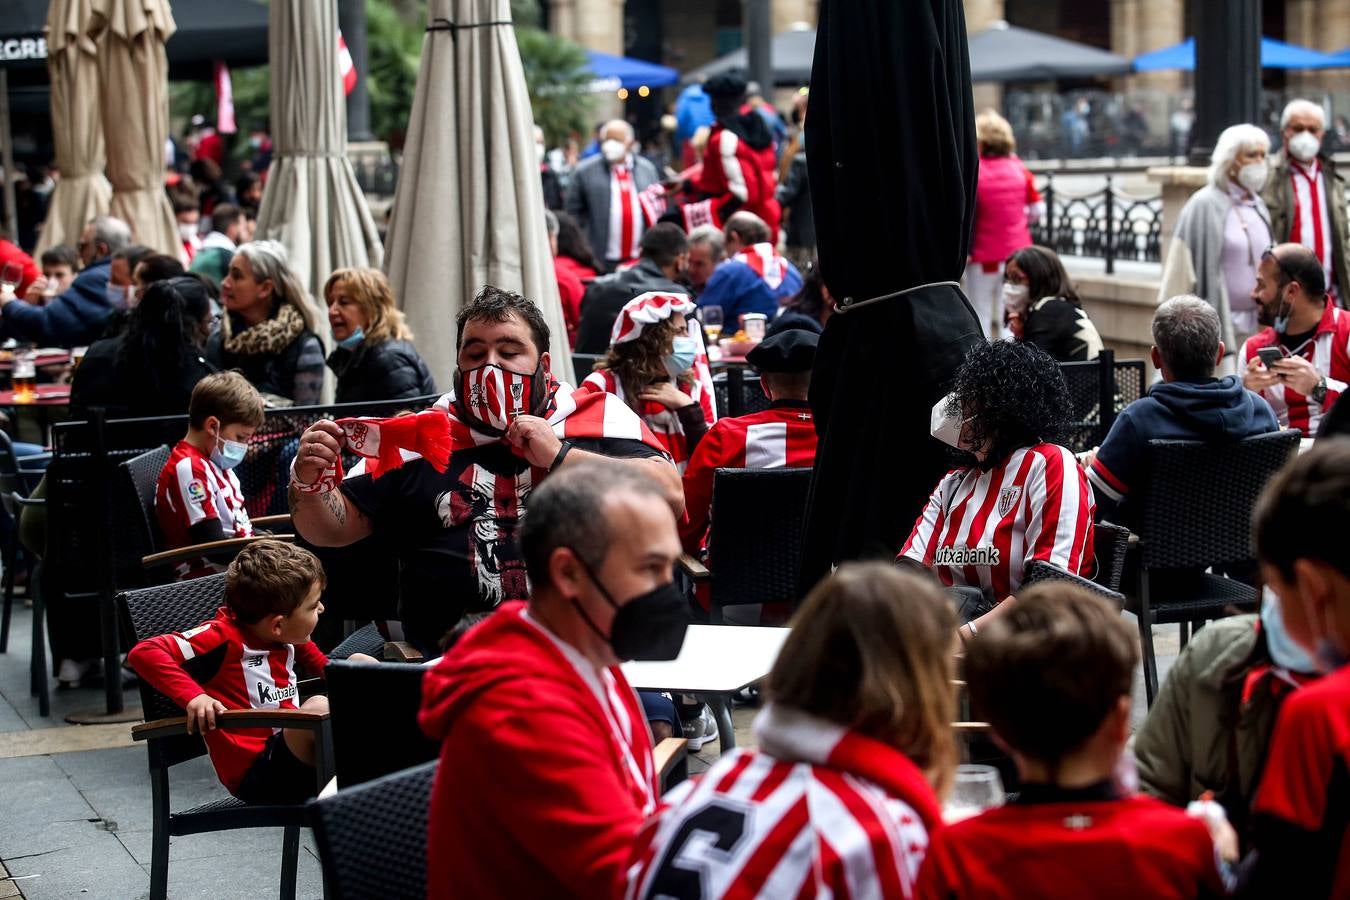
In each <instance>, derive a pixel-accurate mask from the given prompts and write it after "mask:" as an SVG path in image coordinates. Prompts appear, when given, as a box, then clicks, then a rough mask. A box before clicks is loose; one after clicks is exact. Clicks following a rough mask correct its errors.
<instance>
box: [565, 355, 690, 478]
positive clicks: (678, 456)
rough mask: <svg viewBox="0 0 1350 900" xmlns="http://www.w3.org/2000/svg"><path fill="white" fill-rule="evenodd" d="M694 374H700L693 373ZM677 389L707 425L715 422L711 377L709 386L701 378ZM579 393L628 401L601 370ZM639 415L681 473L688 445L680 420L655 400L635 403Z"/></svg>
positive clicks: (611, 377) (620, 384)
mask: <svg viewBox="0 0 1350 900" xmlns="http://www.w3.org/2000/svg"><path fill="white" fill-rule="evenodd" d="M705 368H706V367H705ZM696 374H701V373H699V372H696ZM679 388H680V390H681V391H683V392H684V393H685V394H687V395H688V396H689V397H691V398H693V400H694V402H695V403H697V404H698V405H699V406H700V407H701V408H702V410H703V418H704V420H706V421H707V423H708V424H709V425H711V424H713V423H714V422H716V421H717V415H716V413H715V412H714V407H713V392H712V388H711V375H709V376H708V383H706V384H705V382H704V381H703V380H702V379H701V378H695V379H694V380H693V381H691V382H689V383H687V384H680V385H679ZM579 390H582V391H600V392H603V393H606V394H613V395H614V396H616V397H618V398H619V399H620V400H622V401H623V402H624V403H627V402H628V398H627V397H626V396H625V395H624V390H623V382H621V381H620V380H619V379H618V377H616V376H615V374H614V373H613V372H612V371H611V370H609V369H601V370H600V371H598V372H592V373H591V374H590V375H587V376H586V380H585V381H583V382H581V387H580V388H579ZM638 415H639V416H641V417H642V421H643V423H644V424H645V425H646V426H647V427H648V428H650V429H651V432H652V434H654V435H655V436H656V440H657V442H658V443H660V445H661V449H662V450H664V451H665V452H666V453H667V454H668V455H669V456H670V458H671V459H672V460H674V462H675V465H676V466H677V467H678V468H679V469H680V471H681V472H683V471H684V469H685V465H686V464H687V463H688V462H689V442H688V441H687V440H686V439H685V436H684V427H683V426H682V425H681V424H680V417H679V416H678V415H676V413H675V412H674V411H672V410H669V409H666V408H665V407H664V406H662V405H661V404H660V403H657V402H656V401H655V400H640V401H638Z"/></svg>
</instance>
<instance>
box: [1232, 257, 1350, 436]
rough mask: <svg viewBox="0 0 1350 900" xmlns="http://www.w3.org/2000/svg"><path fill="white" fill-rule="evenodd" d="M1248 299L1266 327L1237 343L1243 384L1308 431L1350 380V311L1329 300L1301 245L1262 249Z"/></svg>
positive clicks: (1285, 422) (1285, 421) (1318, 268)
mask: <svg viewBox="0 0 1350 900" xmlns="http://www.w3.org/2000/svg"><path fill="white" fill-rule="evenodd" d="M1252 299H1253V300H1254V301H1256V307H1257V320H1258V321H1259V322H1260V323H1261V324H1262V325H1265V326H1267V327H1266V328H1265V329H1264V330H1263V331H1261V332H1260V333H1259V334H1256V335H1254V336H1253V337H1251V338H1249V339H1248V340H1247V342H1246V343H1245V344H1243V345H1242V352H1241V353H1240V354H1239V359H1240V360H1241V362H1242V364H1243V365H1245V367H1246V368H1245V369H1244V370H1243V377H1242V381H1243V384H1244V385H1245V386H1246V388H1247V389H1248V390H1251V391H1255V392H1257V393H1259V394H1260V395H1261V396H1262V397H1265V398H1266V401H1267V402H1269V403H1270V405H1271V408H1273V409H1274V410H1275V415H1276V416H1277V417H1278V418H1279V420H1280V425H1281V426H1285V427H1289V428H1297V429H1299V431H1301V432H1303V436H1304V437H1313V436H1314V435H1315V434H1316V433H1317V428H1318V425H1320V424H1321V421H1322V417H1323V416H1324V415H1325V414H1326V413H1327V412H1328V411H1329V410H1330V409H1331V407H1332V405H1333V404H1334V403H1335V402H1336V398H1337V397H1339V396H1340V394H1341V392H1342V391H1344V390H1345V388H1346V382H1350V312H1347V311H1346V310H1343V309H1340V308H1339V307H1337V306H1336V305H1335V304H1333V303H1329V302H1328V300H1327V289H1326V274H1325V272H1324V271H1323V269H1322V264H1321V262H1320V261H1319V260H1318V258H1317V256H1316V254H1314V253H1313V252H1312V251H1311V250H1309V249H1308V248H1307V247H1304V246H1302V245H1301V244H1277V245H1275V246H1273V247H1271V248H1270V249H1268V250H1267V251H1266V252H1265V253H1263V254H1262V256H1261V264H1260V266H1258V267H1257V270H1256V287H1255V289H1253V291H1252Z"/></svg>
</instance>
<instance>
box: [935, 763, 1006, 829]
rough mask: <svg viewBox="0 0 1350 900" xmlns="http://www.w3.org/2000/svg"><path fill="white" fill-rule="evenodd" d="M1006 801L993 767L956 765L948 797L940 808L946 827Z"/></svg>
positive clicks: (1000, 780) (1001, 780)
mask: <svg viewBox="0 0 1350 900" xmlns="http://www.w3.org/2000/svg"><path fill="white" fill-rule="evenodd" d="M1006 800H1007V795H1006V794H1004V793H1003V779H1002V778H1000V777H999V774H998V769H995V768H994V767H993V766H957V767H956V779H955V781H954V782H953V783H952V793H951V796H949V797H948V798H947V803H946V805H944V806H943V807H942V818H943V820H944V821H945V822H947V824H949V825H950V824H952V823H954V822H959V821H961V820H962V819H968V818H970V817H971V816H974V815H978V814H980V813H982V812H984V811H985V810H986V809H993V808H994V807H996V806H1002V805H1003V804H1004V802H1005V801H1006Z"/></svg>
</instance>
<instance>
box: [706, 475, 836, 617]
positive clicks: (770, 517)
mask: <svg viewBox="0 0 1350 900" xmlns="http://www.w3.org/2000/svg"><path fill="white" fill-rule="evenodd" d="M810 487H811V470H810V469H718V470H717V471H716V472H715V473H713V495H712V496H713V499H712V521H711V525H710V527H709V529H708V555H709V565H708V567H706V568H705V567H704V566H702V565H699V564H698V563H697V562H696V561H695V560H692V559H690V558H689V557H682V558H681V565H682V567H683V568H684V569H685V572H686V574H688V575H689V577H690V578H692V579H693V580H694V581H695V582H702V581H706V582H708V585H709V598H710V602H711V620H712V622H713V623H714V624H721V623H722V622H723V621H724V617H723V613H722V610H723V609H724V608H726V607H728V606H747V605H752V604H756V603H782V602H791V603H795V602H797V601H798V600H799V599H800V598H799V597H798V596H797V569H798V566H799V564H800V562H801V554H802V528H803V525H804V522H805V517H806V495H807V492H808V491H809V490H810Z"/></svg>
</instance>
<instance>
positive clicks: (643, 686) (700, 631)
mask: <svg viewBox="0 0 1350 900" xmlns="http://www.w3.org/2000/svg"><path fill="white" fill-rule="evenodd" d="M788 633H789V629H787V628H763V627H758V626H751V625H690V626H689V630H688V631H687V632H686V633H685V636H684V646H683V647H682V648H680V655H679V656H677V657H676V658H675V659H672V660H670V661H668V662H636V661H633V662H626V663H624V664H623V674H624V677H625V678H627V679H628V683H629V684H630V685H632V686H633V688H634V689H635V690H639V689H640V690H653V691H670V692H671V693H678V694H694V695H695V696H697V697H698V698H699V699H700V700H703V701H704V702H706V703H707V704H708V705H709V706H710V707H712V711H713V716H714V718H716V720H717V740H718V746H719V747H720V748H721V751H722V752H723V753H726V752H727V751H729V750H731V749H732V748H734V747H735V746H736V731H735V729H734V727H733V726H732V723H731V698H732V696H734V695H735V694H736V692H737V691H739V690H741V688H744V687H748V686H749V685H751V684H753V683H755V682H756V681H759V680H760V679H761V678H763V677H764V676H765V675H767V674H769V669H771V668H773V663H774V660H775V659H777V658H778V651H779V650H780V649H782V647H783V642H784V641H786V640H787V636H788Z"/></svg>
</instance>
